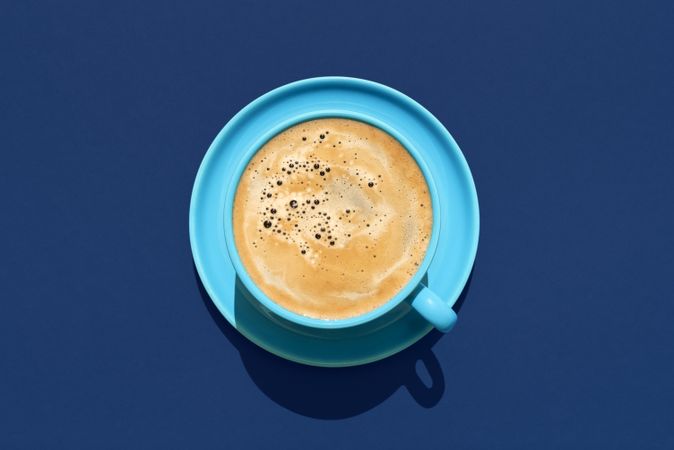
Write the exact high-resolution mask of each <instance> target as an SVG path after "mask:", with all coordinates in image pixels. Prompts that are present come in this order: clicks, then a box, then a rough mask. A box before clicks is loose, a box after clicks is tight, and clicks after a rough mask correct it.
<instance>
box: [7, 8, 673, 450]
mask: <svg viewBox="0 0 674 450" xmlns="http://www.w3.org/2000/svg"><path fill="white" fill-rule="evenodd" d="M393 3H394V2H391V3H390V4H389V3H384V2H370V1H357V2H355V1H353V2H352V1H335V2H327V1H326V2H323V1H321V2H303V3H299V2H294V1H292V2H271V1H269V2H240V3H236V4H235V3H233V2H224V1H218V2H215V1H213V2H194V1H192V2H182V3H177V2H149V1H148V2H136V1H133V2H127V1H121V2H120V1H117V2H105V3H103V2H92V1H82V2H51V1H49V2H42V3H37V2H27V1H21V2H19V1H17V2H12V3H3V4H2V6H0V57H1V62H0V152H1V160H0V201H1V203H0V204H1V205H2V211H3V212H2V216H1V217H2V218H1V219H0V230H1V231H2V240H1V246H0V249H1V252H2V264H1V265H0V289H1V290H0V300H1V301H0V364H1V366H0V448H3V449H5V448H7V449H9V448H67V449H74V448H100V449H103V448H163V449H165V448H247V447H250V448H299V447H305V448H345V449H353V448H363V447H367V446H368V445H370V448H412V447H413V446H414V447H418V448H452V449H494V448H503V449H524V448H532V449H540V448H548V449H553V448H612V449H634V448H649V449H656V448H657V449H671V448H674V381H673V380H674V325H673V323H674V298H673V295H672V294H673V289H672V287H673V284H674V270H673V269H674V260H673V256H672V255H673V254H674V239H673V237H672V236H673V229H674V211H673V205H672V203H673V195H672V194H673V192H674V183H672V172H673V171H674V156H673V155H674V87H673V85H674V83H673V81H672V80H674V63H673V61H674V51H673V50H674V44H673V42H674V26H673V25H672V20H673V18H674V7H673V6H672V2H665V1H663V2H636V1H633V2H627V1H623V2H601V3H599V2H588V1H566V2H541V1H516V2H497V1H493V2H487V1H473V2H434V3H427V2H423V1H414V2H407V3H405V4H399V5H394V4H393ZM319 75H350V76H356V77H362V78H368V79H372V80H376V81H379V82H382V83H385V84H387V85H390V86H392V87H394V88H397V89H399V90H401V91H403V92H405V93H406V94H408V95H410V96H411V97H413V98H415V99H416V100H418V101H419V102H420V103H422V104H423V105H425V106H426V107H427V108H428V109H429V110H430V111H432V112H433V113H434V114H435V115H436V116H437V117H438V118H439V119H440V120H441V121H442V122H443V123H444V124H445V125H446V126H447V128H448V129H449V130H450V132H451V133H453V135H454V137H455V138H456V139H457V141H458V142H459V145H460V146H461V148H462V149H463V152H464V153H465V155H466V158H467V159H468V162H469V164H470V166H471V168H472V170H473V175H474V177H475V181H476V184H477V189H478V194H479V197H480V204H481V205H480V206H481V218H482V232H481V240H480V248H479V251H478V257H477V261H476V266H475V270H474V273H473V277H472V283H471V285H470V288H469V290H468V292H466V294H465V303H464V304H463V307H462V308H461V311H460V314H459V317H460V319H459V320H460V321H459V324H458V326H457V327H456V329H455V330H454V331H453V332H452V333H451V334H449V335H447V336H440V335H439V334H431V335H430V336H429V337H428V338H426V339H425V340H423V341H422V342H421V343H420V344H418V345H416V346H415V347H413V348H411V349H409V350H408V351H406V352H404V353H402V354H401V355H398V356H396V357H393V358H390V359H388V360H386V361H384V362H380V363H376V364H372V365H369V366H365V367H361V368H354V369H342V370H327V369H317V368H310V367H304V366H299V365H296V364H293V363H289V362H286V361H283V360H281V359H278V358H276V357H274V356H271V355H269V354H267V353H266V352H264V351H262V350H260V349H258V348H256V347H255V346H253V345H252V344H250V343H248V342H247V341H246V340H245V339H243V338H242V337H240V336H239V335H238V334H237V333H236V332H235V331H233V329H232V328H231V327H229V325H228V324H227V323H226V322H224V321H223V320H222V319H221V318H219V316H218V315H217V313H216V312H215V311H214V309H213V308H212V306H211V305H210V303H209V302H208V300H207V298H205V297H204V295H203V292H201V291H200V286H199V283H198V280H197V279H196V277H195V272H194V269H193V265H192V260H191V254H190V247H189V239H188V220H187V217H188V207H189V199H190V193H191V188H192V182H193V180H194V176H195V174H196V171H197V168H198V165H199V163H200V161H201V158H202V156H203V155H204V152H205V151H206V149H207V148H208V145H209V144H210V142H211V140H212V139H213V137H214V136H215V135H216V133H217V132H218V131H219V130H220V128H221V127H222V126H223V125H224V124H225V123H226V121H227V120H228V119H229V118H230V117H232V115H233V114H235V113H236V112H237V111H238V110H239V109H240V108H242V107H243V106H244V105H246V104H247V103H248V102H249V101H251V100H252V99H254V98H255V97H257V96H259V95H261V94H263V93H264V92H266V91H268V90H270V89H272V88H274V87H277V86H279V85H282V84H284V83H287V82H290V81H294V80H297V79H301V78H306V77H311V76H319ZM432 355H435V358H437V361H438V362H439V363H437V364H436V363H434V362H433V360H434V359H433V358H434V357H433V356H432ZM418 359H424V360H426V361H427V369H424V366H423V364H421V363H419V364H417V365H416V367H417V368H418V369H419V371H420V374H421V377H422V379H424V380H425V381H426V383H427V384H428V385H429V386H430V385H431V381H432V386H431V387H430V388H425V387H424V386H423V385H421V384H419V383H418V382H416V381H415V377H416V375H415V373H414V371H415V362H416V361H417V360H418ZM425 370H428V372H430V374H429V373H426V372H425ZM429 379H430V380H429Z"/></svg>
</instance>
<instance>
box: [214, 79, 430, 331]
mask: <svg viewBox="0 0 674 450" xmlns="http://www.w3.org/2000/svg"><path fill="white" fill-rule="evenodd" d="M307 81H311V79H309V80H303V81H298V82H295V83H291V84H290V85H285V86H282V87H280V88H277V89H275V90H272V91H270V92H268V93H267V94H265V95H263V96H262V97H260V98H258V99H257V100H255V101H254V102H257V101H260V100H262V99H263V98H265V97H267V96H270V95H273V94H275V93H277V92H278V91H279V90H282V89H287V88H288V87H289V86H296V85H297V84H300V83H303V82H307ZM372 84H375V83H372ZM378 86H379V85H378ZM396 92H397V91H396ZM399 95H403V94H399ZM324 118H343V119H351V120H356V121H360V122H363V123H366V124H368V125H371V126H374V127H376V128H379V129H380V130H382V131H384V132H385V133H388V134H389V135H390V136H392V137H393V138H395V139H396V140H397V141H398V142H400V144H401V145H402V146H403V147H404V148H405V150H406V151H407V152H408V153H409V154H410V155H411V156H412V158H414V160H415V162H416V163H417V166H418V167H419V169H420V170H421V173H422V174H423V176H424V179H425V181H426V185H427V186H428V192H429V196H430V199H431V208H432V215H433V225H432V228H431V237H430V240H429V243H428V247H427V248H426V253H425V255H424V259H423V260H422V262H421V264H419V267H418V268H417V270H416V272H415V273H414V275H413V276H412V278H410V280H409V281H408V282H407V283H406V284H405V286H403V287H402V289H400V290H399V291H398V292H397V293H396V295H394V296H393V297H391V298H390V299H389V300H387V301H386V302H385V303H383V304H382V305H380V306H378V307H377V308H375V309H373V310H371V311H368V312H366V313H364V314H360V315H357V316H354V317H348V318H344V319H319V318H315V317H309V316H304V315H301V314H298V313H296V312H294V311H291V310H289V309H287V308H285V307H283V306H281V305H279V304H278V303H276V302H274V301H273V300H272V299H271V298H269V296H267V295H266V294H265V293H264V292H263V291H262V290H261V289H260V288H259V287H258V286H257V285H256V284H255V283H254V282H253V280H252V278H251V277H250V275H249V274H248V272H247V271H246V268H245V266H244V265H243V263H242V261H241V258H240V257H239V254H238V250H237V248H236V244H235V242H234V230H233V225H232V220H233V207H234V197H235V195H236V190H237V188H238V185H239V181H240V179H241V175H242V174H243V172H244V171H245V169H246V167H247V166H248V164H249V162H250V160H251V159H252V158H253V157H254V156H255V154H256V153H257V152H258V151H259V150H260V149H261V148H262V147H263V146H264V145H265V144H266V143H267V142H268V141H269V140H270V139H272V138H273V137H274V136H276V135H278V134H279V133H281V132H283V131H284V130H286V129H288V128H290V127H292V126H295V125H297V124H300V123H302V122H306V121H309V120H316V119H324ZM440 208H441V205H440V201H439V199H438V191H437V187H436V185H435V182H434V180H433V176H432V174H431V171H430V170H429V168H428V165H427V164H426V162H425V160H424V159H423V155H422V154H421V152H420V151H419V150H418V149H416V148H415V147H414V146H413V145H412V144H411V143H410V142H409V141H408V140H407V139H406V138H405V137H404V136H402V135H401V134H400V133H399V132H398V131H397V130H396V129H395V128H393V127H391V126H389V125H388V124H387V123H386V122H385V121H382V120H380V119H378V118H376V117H373V116H371V115H369V114H363V113H360V112H355V111H350V110H347V109H322V110H317V111H312V112H309V113H304V114H300V115H296V116H293V117H290V118H288V119H286V120H284V121H282V122H280V123H278V124H276V125H275V126H274V127H272V128H270V129H269V130H268V131H267V132H266V133H264V134H263V135H262V136H260V137H259V138H258V139H257V140H256V141H255V143H254V144H253V145H251V146H250V147H249V148H247V149H246V150H245V152H244V153H243V155H242V156H241V158H240V160H239V162H238V163H237V166H236V169H235V171H234V174H233V177H232V179H231V180H230V182H229V185H228V186H227V192H226V197H225V205H224V218H223V219H224V230H225V243H226V246H227V251H228V253H229V257H230V260H231V262H232V266H233V267H234V270H235V271H236V273H237V275H238V277H239V279H240V280H241V281H242V283H243V284H244V286H245V287H246V289H248V291H249V292H250V293H251V295H252V296H253V297H254V298H255V299H256V300H257V301H258V302H260V303H261V304H262V305H263V306H264V307H266V308H267V309H268V310H270V311H271V312H273V313H274V314H276V315H278V316H280V317H282V318H284V319H286V320H288V321H290V322H293V323H295V324H298V325H302V326H306V327H311V328H323V329H339V328H348V327H354V326H358V325H362V324H364V323H367V322H370V321H372V320H375V319H377V318H379V317H381V316H383V315H384V314H386V313H387V312H389V311H391V310H392V309H393V308H395V307H396V306H398V305H399V304H400V303H402V302H403V301H404V300H405V299H406V298H408V297H409V296H410V294H412V292H413V291H414V289H415V288H416V287H417V286H419V284H421V280H422V279H423V276H424V275H425V274H426V272H427V271H428V268H429V266H430V265H431V262H432V260H433V256H434V255H435V252H436V249H437V243H438V237H439V233H440V226H441V224H440Z"/></svg>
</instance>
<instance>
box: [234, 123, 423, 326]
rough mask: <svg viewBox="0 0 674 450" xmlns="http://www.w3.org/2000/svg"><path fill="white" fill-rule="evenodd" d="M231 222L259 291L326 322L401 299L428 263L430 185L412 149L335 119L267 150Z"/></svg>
mask: <svg viewBox="0 0 674 450" xmlns="http://www.w3.org/2000/svg"><path fill="white" fill-rule="evenodd" d="M233 213H234V214H233V227H234V238H235V244H236V247H237V250H238V252H239V255H240V257H241V260H242V262H243V265H244V266H245V268H246V271H247V272H248V274H249V275H250V277H251V278H252V279H253V281H254V282H255V284H256V285H257V286H258V287H259V288H260V289H261V290H262V291H263V292H264V293H265V294H266V295H267V296H268V297H269V298H270V299H272V300H273V301H274V302H276V303H278V304H279V305H281V306H283V307H285V308H287V309H289V310H291V311H294V312H296V313H298V314H302V315H305V316H309V317H314V318H320V319H327V320H330V319H332V320H335V319H343V318H347V317H353V316H357V315H361V314H364V313H366V312H368V311H371V310H373V309H375V308H377V307H378V306H380V305H382V304H384V303H385V302H386V301H388V300H390V299H391V298H392V297H394V296H395V295H396V294H397V293H398V292H399V291H400V290H401V289H402V288H403V286H404V285H405V284H407V282H408V281H409V280H410V278H411V277H412V276H413V275H414V273H415V272H416V271H417V269H418V267H419V265H420V264H421V261H422V260H423V258H424V255H425V253H426V249H427V247H428V242H429V240H430V234H431V228H432V221H433V215H432V209H431V201H430V196H429V193H428V186H427V184H426V180H425V178H424V176H423V174H422V173H421V170H420V169H419V167H418V166H417V164H416V162H415V161H414V158H412V156H411V155H410V154H409V153H408V152H407V151H406V150H405V148H404V147H403V146H402V145H401V144H400V143H399V142H398V141H397V140H396V139H394V138H393V137H392V136H390V135H389V134H387V133H385V132H384V131H382V130H380V129H378V128H376V127H373V126H371V125H368V124H365V123H363V122H359V121H355V120H349V119H333V118H330V119H318V120H312V121H309V122H303V123H300V124H298V125H295V126H294V127H291V128H289V129H287V130H285V131H284V132H282V133H280V134H278V135H276V136H275V137H274V138H272V139H271V140H270V141H268V142H267V143H266V144H265V145H264V146H263V147H262V148H261V149H260V150H259V151H258V152H257V153H256V154H255V156H254V157H253V159H252V160H251V161H250V163H249V164H248V166H247V168H246V169H245V171H244V173H243V175H242V177H241V180H240V182H239V186H238V188H237V191H236V196H235V200H234V211H233Z"/></svg>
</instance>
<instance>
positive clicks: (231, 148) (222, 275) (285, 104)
mask: <svg viewBox="0 0 674 450" xmlns="http://www.w3.org/2000/svg"><path fill="white" fill-rule="evenodd" d="M317 112H322V113H325V112H334V113H335V114H339V113H340V112H355V113H359V114H362V115H367V116H371V117H374V118H377V119H379V120H380V121H383V122H385V123H386V124H387V125H389V126H390V127H391V128H393V129H395V130H397V131H398V132H399V133H400V134H401V135H402V136H404V137H405V138H406V139H407V140H408V141H409V142H410V143H411V145H413V146H414V147H415V148H417V149H420V150H421V151H422V153H423V158H424V160H425V161H426V162H427V164H428V166H429V168H430V172H431V175H432V177H433V179H434V180H435V182H436V185H437V190H438V196H439V198H440V202H441V205H442V208H440V214H441V215H440V224H441V230H440V237H439V240H438V245H437V250H436V253H435V255H434V257H433V260H432V262H431V265H430V267H429V269H428V271H427V273H426V276H425V279H424V284H426V285H427V286H428V287H429V288H430V289H431V290H432V291H433V292H435V293H436V294H438V295H439V296H440V297H441V298H444V299H447V302H448V304H449V305H450V306H451V305H453V304H454V303H455V302H456V300H457V299H458V297H459V295H460V293H461V291H462V290H463V287H464V285H465V284H466V281H467V280H468V276H469V275H470V271H471V269H472V266H473V262H474V260H475V254H476V251H477V242H478V235H479V211H478V202H477V194H476V191H475V185H474V183H473V178H472V176H471V174H470V169H469V168H468V164H467V163H466V160H465V159H464V157H463V155H462V153H461V151H460V150H459V147H458V145H457V144H456V142H455V141H454V139H453V138H452V137H451V135H450V134H449V133H448V132H447V130H446V129H445V128H444V127H443V126H442V124H441V123H440V122H439V121H438V120H437V119H436V118H435V117H433V115H431V114H430V113H429V112H428V111H427V110H426V109H424V108H423V107H422V106H420V105H419V104H418V103H416V102H415V101H414V100H412V99H410V98H409V97H407V96H405V95H404V94H402V93H400V92H398V91H396V90H393V89H391V88H388V87H386V86H383V85H381V84H378V83H374V82H371V81H366V80H360V79H356V78H344V77H324V78H311V79H307V80H302V81H297V82H294V83H290V84H288V85H285V86H282V87H280V88H277V89H275V90H273V91H271V92H268V93H267V94H265V95H263V96H262V97H260V98H258V99H256V100H255V101H253V102H252V103H250V104H249V105H248V106H246V107H245V108H244V109H242V110H241V111H240V112H239V113H238V114H237V115H236V116H234V118H232V119H231V120H230V121H229V123H228V124H227V125H226V126H225V127H224V128H223V129H222V131H220V133H219V134H218V136H217V137H216V138H215V140H214V141H213V143H212V144H211V147H210V148H209V149H208V152H207V153H206V156H205V157H204V159H203V161H202V163H201V167H200V168H199V172H198V173H197V177H196V180H195V182H194V188H193V191H192V200H191V204H190V242H191V246H192V255H193V257H194V263H195V266H196V268H197V271H198V273H199V277H200V278H201V281H202V283H203V285H204V288H205V289H206V291H207V292H208V294H209V296H210V298H211V300H212V301H213V303H214V304H215V305H216V307H217V308H218V310H219V311H220V312H221V313H222V315H223V316H224V317H225V318H226V319H227V321H229V323H230V324H232V326H234V327H235V328H236V329H237V330H238V331H239V332H240V333H242V334H243V335H244V336H246V337H247V338H248V339H250V340H251V341H252V342H254V343H255V344H257V345H259V346H260V347H262V348H264V349H266V350H268V351H270V352H271V353H274V354H276V355H278V356H280V357H282V358H286V359H289V360H292V361H296V362H299V363H303V364H310V365H315V366H327V367H343V366H352V365H358V364H365V363H368V362H372V361H376V360H379V359H382V358H385V357H387V356H390V355H392V354H394V353H397V352H399V351H401V350H403V349H405V348H407V347H408V346H410V345H412V344H413V343H415V342H416V341H418V340H419V339H421V338H422V337H423V336H424V335H426V334H427V333H428V332H429V331H430V330H431V328H432V327H431V325H430V324H429V323H428V322H426V321H425V320H424V319H422V318H421V316H420V315H419V314H418V313H417V312H416V311H414V310H413V309H412V307H411V306H410V304H409V300H406V301H403V302H402V303H401V304H400V305H398V306H397V307H396V308H394V309H393V310H391V311H390V312H388V313H387V314H385V315H384V316H382V317H380V318H378V319H376V320H375V321H372V322H368V323H365V324H363V325H359V326H356V327H351V328H343V329H334V330H325V329H321V330H319V329H313V328H308V327H302V326H300V325H296V324H294V323H291V322H288V321H286V320H284V319H282V318H280V317H278V316H276V315H274V314H273V313H272V312H270V311H268V310H266V308H264V307H263V306H262V305H261V304H260V303H259V302H257V301H256V300H255V299H254V298H252V296H251V295H250V293H249V292H248V291H247V290H246V288H245V287H244V286H243V284H242V283H241V282H240V281H239V280H238V278H237V276H236V272H235V271H234V267H233V266H232V263H231V261H230V259H229V255H228V253H227V246H226V243H225V231H224V220H223V217H224V204H225V195H226V190H227V186H228V183H229V181H230V180H231V178H232V177H233V172H234V170H235V168H236V166H237V163H238V162H239V160H240V158H241V156H242V153H243V150H244V149H247V148H250V146H251V145H253V144H254V143H255V142H256V141H257V140H258V139H259V138H260V136H262V135H263V134H265V132H267V131H268V130H270V129H272V128H274V127H275V126H276V125H278V124H280V123H281V122H284V121H286V120H288V119H291V118H293V117H298V116H304V115H307V116H309V115H311V114H315V113H317ZM459 323H460V320H459ZM459 326H460V325H459Z"/></svg>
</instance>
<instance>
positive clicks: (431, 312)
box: [412, 284, 457, 333]
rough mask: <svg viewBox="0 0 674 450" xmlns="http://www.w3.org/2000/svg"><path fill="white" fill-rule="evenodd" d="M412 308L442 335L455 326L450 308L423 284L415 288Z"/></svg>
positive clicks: (454, 317)
mask: <svg viewBox="0 0 674 450" xmlns="http://www.w3.org/2000/svg"><path fill="white" fill-rule="evenodd" d="M412 307H413V308H414V309H416V310H417V312H418V313H419V314H421V316H422V317H423V318H424V319H426V320H428V321H429V322H430V323H431V324H432V325H433V326H434V327H435V328H437V329H438V330H440V331H442V332H443V333H447V332H448V331H449V330H451V329H452V328H454V325H455V324H456V319H457V317H456V313H455V312H454V310H453V309H452V307H451V306H449V304H447V302H445V301H444V300H442V299H441V298H440V297H438V296H437V295H436V294H435V293H434V292H433V291H431V290H430V289H428V288H427V287H426V286H424V285H423V284H421V285H419V288H417V291H416V293H415V296H414V300H412Z"/></svg>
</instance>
